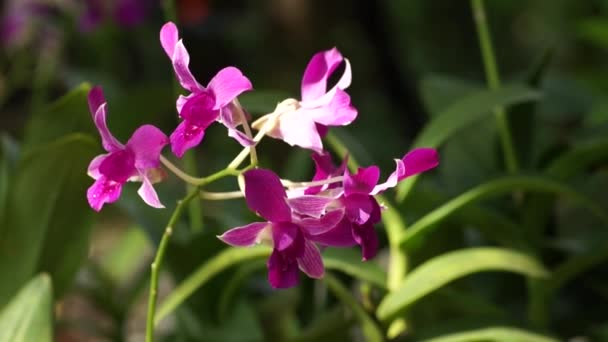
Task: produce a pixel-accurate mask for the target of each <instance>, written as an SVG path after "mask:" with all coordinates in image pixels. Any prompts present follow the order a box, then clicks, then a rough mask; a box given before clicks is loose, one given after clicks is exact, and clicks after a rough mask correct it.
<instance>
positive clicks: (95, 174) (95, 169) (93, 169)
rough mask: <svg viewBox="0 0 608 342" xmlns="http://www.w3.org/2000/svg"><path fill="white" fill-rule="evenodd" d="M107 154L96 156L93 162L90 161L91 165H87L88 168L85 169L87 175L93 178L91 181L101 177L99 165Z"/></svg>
mask: <svg viewBox="0 0 608 342" xmlns="http://www.w3.org/2000/svg"><path fill="white" fill-rule="evenodd" d="M108 155H109V154H101V155H98V156H97V157H95V158H93V160H91V163H89V167H88V169H87V174H88V175H89V176H90V177H91V178H93V179H98V178H99V177H101V176H102V175H101V173H100V172H99V166H100V165H101V163H102V162H103V161H104V159H106V157H107V156H108Z"/></svg>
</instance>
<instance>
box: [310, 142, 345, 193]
mask: <svg viewBox="0 0 608 342" xmlns="http://www.w3.org/2000/svg"><path fill="white" fill-rule="evenodd" d="M311 157H312V159H313V161H314V162H315V175H314V176H313V177H312V180H313V181H317V180H325V179H327V178H330V177H331V176H334V173H335V172H336V167H335V166H334V163H333V162H332V160H331V155H330V154H329V153H327V152H322V153H317V152H314V153H313V154H312V155H311ZM336 176H337V175H336ZM322 188H323V185H319V186H311V187H309V188H307V189H306V190H305V191H304V193H305V194H307V195H314V194H317V193H319V192H320V191H321V190H322Z"/></svg>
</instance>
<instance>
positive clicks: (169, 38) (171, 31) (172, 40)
mask: <svg viewBox="0 0 608 342" xmlns="http://www.w3.org/2000/svg"><path fill="white" fill-rule="evenodd" d="M178 40H179V32H178V30H177V26H175V24H174V23H172V22H168V23H166V24H165V25H163V27H162V28H161V29H160V45H162V47H163V49H164V50H165V53H166V54H167V56H169V58H172V57H173V51H174V50H175V44H177V41H178Z"/></svg>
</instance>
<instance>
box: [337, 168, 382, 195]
mask: <svg viewBox="0 0 608 342" xmlns="http://www.w3.org/2000/svg"><path fill="white" fill-rule="evenodd" d="M378 179H380V169H379V168H378V167H377V166H375V165H372V166H370V167H360V168H359V169H358V170H357V173H356V174H354V175H351V174H350V172H348V171H346V172H344V195H345V196H350V195H352V194H369V193H370V192H371V191H372V190H373V189H374V187H375V186H376V184H378Z"/></svg>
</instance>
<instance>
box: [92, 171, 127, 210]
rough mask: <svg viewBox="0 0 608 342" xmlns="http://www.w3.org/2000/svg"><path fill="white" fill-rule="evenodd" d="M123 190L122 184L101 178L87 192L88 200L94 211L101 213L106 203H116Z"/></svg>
mask: <svg viewBox="0 0 608 342" xmlns="http://www.w3.org/2000/svg"><path fill="white" fill-rule="evenodd" d="M121 190H122V184H121V183H117V182H114V181H111V180H109V179H106V178H105V177H100V178H99V179H97V180H96V181H95V183H93V185H91V186H90V187H89V189H88V190H87V200H88V201H89V205H90V206H91V208H93V210H95V211H100V210H101V208H102V207H103V205H104V204H105V203H113V202H116V201H117V200H118V198H119V197H120V192H121Z"/></svg>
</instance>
